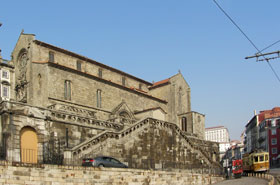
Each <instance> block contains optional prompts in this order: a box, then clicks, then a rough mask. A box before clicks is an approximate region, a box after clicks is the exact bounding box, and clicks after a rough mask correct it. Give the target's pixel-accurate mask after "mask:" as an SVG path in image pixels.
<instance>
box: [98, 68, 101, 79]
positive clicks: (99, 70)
mask: <svg viewBox="0 0 280 185" xmlns="http://www.w3.org/2000/svg"><path fill="white" fill-rule="evenodd" d="M98 77H99V78H102V69H101V68H99V69H98Z"/></svg>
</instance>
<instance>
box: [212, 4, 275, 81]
mask: <svg viewBox="0 0 280 185" xmlns="http://www.w3.org/2000/svg"><path fill="white" fill-rule="evenodd" d="M213 2H214V3H215V4H216V5H217V7H218V8H219V9H220V10H221V11H222V12H223V13H224V14H225V16H226V17H227V18H228V19H229V20H230V21H231V22H232V23H233V24H234V25H235V26H236V28H237V29H238V30H239V31H240V32H241V33H242V34H243V36H244V37H245V38H246V39H247V40H248V41H249V42H250V43H251V45H252V46H253V47H254V48H255V49H256V50H257V51H258V54H261V55H262V51H263V50H262V51H261V50H259V48H258V47H257V46H256V45H255V44H254V42H253V41H252V40H251V39H250V38H249V37H248V36H247V35H246V34H245V32H244V31H243V30H242V29H241V28H240V27H239V26H238V25H237V24H236V23H235V21H234V20H233V19H232V18H231V17H230V16H229V15H228V14H227V13H226V11H225V10H224V9H223V8H222V7H221V6H220V5H219V4H218V2H217V1H216V0H213ZM278 42H280V40H279V41H277V42H275V43H273V44H272V45H274V44H276V43H278ZM272 45H270V46H269V47H271V46H272ZM265 49H267V48H265ZM262 57H264V59H265V60H266V62H267V64H268V65H269V67H270V68H271V70H272V72H273V73H274V75H275V76H276V78H277V80H278V81H279V83H280V78H279V76H278V75H277V73H276V71H275V70H274V69H273V67H272V65H271V64H270V63H269V59H267V58H266V57H265V56H262Z"/></svg>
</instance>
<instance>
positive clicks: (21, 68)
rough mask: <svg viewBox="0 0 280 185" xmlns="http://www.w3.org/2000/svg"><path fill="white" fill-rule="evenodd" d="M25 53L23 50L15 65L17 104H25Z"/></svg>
mask: <svg viewBox="0 0 280 185" xmlns="http://www.w3.org/2000/svg"><path fill="white" fill-rule="evenodd" d="M27 63H28V57H27V51H25V50H23V51H22V52H21V53H20V55H19V57H18V61H17V64H16V75H17V77H16V88H15V90H16V99H17V101H19V102H23V103H26V102H27V79H26V71H27Z"/></svg>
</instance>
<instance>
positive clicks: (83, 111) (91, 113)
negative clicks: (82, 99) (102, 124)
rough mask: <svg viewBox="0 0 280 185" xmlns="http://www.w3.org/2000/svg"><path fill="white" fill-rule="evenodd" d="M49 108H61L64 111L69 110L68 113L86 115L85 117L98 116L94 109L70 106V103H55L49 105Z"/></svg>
mask: <svg viewBox="0 0 280 185" xmlns="http://www.w3.org/2000/svg"><path fill="white" fill-rule="evenodd" d="M48 108H49V109H52V110H59V111H62V112H68V113H74V114H78V115H81V116H85V117H90V118H96V116H95V113H96V112H94V111H89V110H86V109H81V108H78V107H74V106H69V105H63V104H54V105H51V106H49V107H48Z"/></svg>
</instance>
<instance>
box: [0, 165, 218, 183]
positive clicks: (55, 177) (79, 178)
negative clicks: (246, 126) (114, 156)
mask: <svg viewBox="0 0 280 185" xmlns="http://www.w3.org/2000/svg"><path fill="white" fill-rule="evenodd" d="M222 180H223V177H221V176H213V175H212V176H210V175H208V174H205V173H204V174H201V173H195V172H191V171H152V170H136V169H117V168H115V169H114V168H95V167H78V166H76V167H73V166H55V165H42V166H39V167H32V166H30V167H23V166H15V164H14V165H13V166H12V165H11V164H2V165H0V185H2V184H18V185H20V184H44V185H55V184H60V185H66V184H67V185H74V184H75V185H82V184H98V185H150V184H153V185H187V184H195V185H202V184H203V185H206V184H214V183H216V182H219V181H222Z"/></svg>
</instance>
